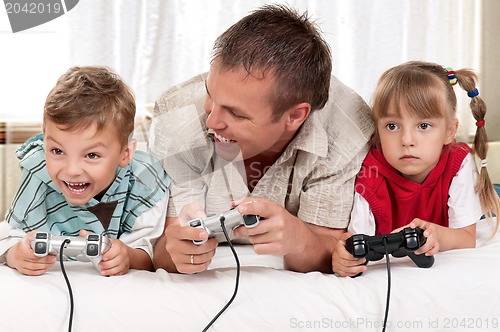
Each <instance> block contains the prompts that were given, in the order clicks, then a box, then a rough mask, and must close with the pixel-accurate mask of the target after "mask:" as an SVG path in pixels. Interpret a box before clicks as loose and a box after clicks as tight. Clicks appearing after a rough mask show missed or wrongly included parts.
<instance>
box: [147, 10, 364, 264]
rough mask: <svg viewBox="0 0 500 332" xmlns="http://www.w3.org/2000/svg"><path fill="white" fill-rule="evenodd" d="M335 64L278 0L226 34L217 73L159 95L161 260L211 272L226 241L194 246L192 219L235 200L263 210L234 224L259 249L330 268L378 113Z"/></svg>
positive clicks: (198, 235)
mask: <svg viewBox="0 0 500 332" xmlns="http://www.w3.org/2000/svg"><path fill="white" fill-rule="evenodd" d="M331 71H332V64H331V54H330V50H329V47H328V45H327V44H326V42H325V41H324V40H323V38H322V37H321V35H320V33H319V32H318V30H317V28H316V27H315V25H314V24H313V23H312V22H311V21H310V20H309V18H308V16H307V13H305V14H302V15H300V14H298V13H297V12H296V11H294V10H292V9H290V8H288V7H285V6H281V5H270V6H264V7H261V8H260V9H258V10H256V11H255V12H253V13H251V14H250V15H248V16H246V17H244V18H243V19H242V20H240V21H239V22H237V23H236V24H235V25H233V26H232V27H230V28H229V29H228V30H227V31H226V32H224V33H223V34H222V35H221V36H219V38H218V39H217V40H216V41H215V44H214V48H213V54H212V61H211V67H210V71H209V73H208V75H201V76H199V77H195V78H193V79H192V80H190V81H188V82H186V83H184V84H182V85H180V86H177V87H174V88H172V89H170V90H169V91H167V92H166V93H164V94H163V95H162V96H161V97H160V98H159V99H158V101H157V104H156V108H155V118H154V119H153V123H152V128H151V139H150V146H151V150H152V152H153V153H154V154H155V155H157V157H158V158H159V159H160V160H162V162H163V165H164V167H165V169H166V170H167V173H168V174H169V175H170V176H171V177H172V181H173V182H172V185H171V187H170V193H171V199H170V201H169V206H168V211H167V220H166V227H165V235H164V236H163V237H162V238H161V239H160V240H159V241H158V242H157V245H156V247H155V253H154V264H155V266H156V268H164V269H166V270H167V271H169V272H181V273H197V272H201V271H204V270H206V269H207V268H208V266H209V265H210V262H211V259H212V258H213V256H214V254H215V249H216V247H217V245H218V242H217V240H216V239H215V238H211V239H208V241H206V242H205V243H204V244H202V245H195V244H193V240H206V239H207V236H208V235H207V233H206V232H205V231H204V230H201V229H199V228H194V227H184V226H185V222H186V220H189V219H192V218H195V217H200V216H205V214H206V213H207V214H209V213H216V214H220V213H222V212H224V211H227V210H228V209H229V208H231V207H232V206H235V205H238V207H237V209H238V211H239V212H240V213H241V214H255V215H259V216H260V217H261V221H260V223H259V225H258V226H256V227H254V228H251V229H250V228H245V227H240V228H238V229H237V230H236V231H235V235H236V236H237V237H247V238H248V241H249V242H250V243H251V244H252V245H253V247H254V250H255V252H256V253H257V254H272V255H280V256H282V257H283V259H284V266H285V267H286V268H287V269H290V270H294V271H302V272H308V271H322V272H330V273H331V272H332V267H331V253H332V248H333V247H334V245H335V244H336V242H337V239H338V238H339V236H340V234H342V233H343V232H344V231H345V228H346V227H347V224H348V220H349V214H350V211H351V207H352V201H353V193H354V179H355V176H356V173H357V172H358V171H359V168H360V166H361V162H362V161H363V158H364V156H365V155H366V152H367V149H368V146H367V142H368V141H369V139H370V137H371V135H372V132H373V122H372V119H371V116H370V110H369V108H368V106H367V105H366V104H365V103H364V102H363V100H362V99H361V98H360V97H359V96H358V95H357V94H355V93H354V92H353V91H352V90H350V89H349V88H347V87H345V86H344V85H343V84H342V83H341V82H339V81H338V80H337V79H336V78H335V77H332V76H331ZM330 83H331V84H330ZM329 94H330V96H331V98H330V101H329V102H328V103H327V101H328V96H329ZM325 105H326V106H325ZM181 209H182V210H181Z"/></svg>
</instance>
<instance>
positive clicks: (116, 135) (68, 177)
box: [0, 67, 170, 276]
mask: <svg viewBox="0 0 500 332" xmlns="http://www.w3.org/2000/svg"><path fill="white" fill-rule="evenodd" d="M134 117H135V100H134V96H133V94H132V92H131V91H130V89H129V88H128V87H127V85H126V84H125V83H124V82H123V81H122V80H121V79H120V78H119V76H118V75H116V74H114V73H113V72H111V71H110V70H109V69H107V68H103V67H73V68H71V69H69V70H68V71H67V72H66V73H65V74H64V75H63V76H61V77H60V78H59V80H58V81H57V84H56V86H55V87H54V88H53V89H52V91H51V92H50V93H49V95H48V97H47V100H46V102H45V108H44V117H43V134H39V135H37V136H35V137H33V138H31V139H29V140H28V141H27V142H26V143H24V144H23V145H22V146H21V147H20V148H19V149H18V150H17V152H16V153H17V157H18V158H19V159H20V167H21V169H22V179H21V182H20V186H19V189H18V191H17V193H16V195H15V197H14V200H13V203H12V206H11V209H10V210H9V212H8V213H7V216H6V220H5V221H4V222H2V223H0V262H5V263H7V265H8V266H10V267H12V268H15V269H17V270H18V271H19V272H21V273H23V274H27V275H41V274H43V273H45V272H46V271H47V270H48V269H49V268H50V267H51V266H52V265H53V264H54V263H55V262H56V257H55V256H53V255H48V256H46V257H36V256H35V255H34V253H33V250H32V249H31V247H30V240H31V237H32V234H33V233H34V232H33V231H34V230H38V231H46V232H50V233H52V234H55V235H65V236H66V235H67V236H78V235H85V234H86V233H87V232H91V233H96V234H101V235H104V236H107V237H109V238H110V241H111V249H109V251H107V252H106V253H105V254H104V255H103V257H102V261H101V262H100V263H99V269H100V271H101V274H102V275H106V276H111V275H121V274H125V273H127V272H128V270H129V269H131V268H132V269H143V270H152V268H153V265H152V252H153V244H154V242H155V241H156V239H157V238H158V237H159V236H160V235H161V234H162V230H163V227H164V220H165V213H166V206H167V203H168V185H169V184H170V178H169V177H168V175H167V174H166V173H165V171H164V170H163V168H162V166H161V165H160V164H159V163H158V162H157V161H155V160H153V159H152V158H151V157H150V156H149V155H148V154H146V153H144V152H141V151H137V152H136V153H135V155H134V152H135V148H136V141H135V140H134V139H131V137H132V134H133V130H134Z"/></svg>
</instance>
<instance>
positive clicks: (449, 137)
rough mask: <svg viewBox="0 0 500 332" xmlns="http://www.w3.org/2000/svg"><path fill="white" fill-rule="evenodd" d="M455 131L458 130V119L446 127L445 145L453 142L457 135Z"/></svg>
mask: <svg viewBox="0 0 500 332" xmlns="http://www.w3.org/2000/svg"><path fill="white" fill-rule="evenodd" d="M457 130H458V119H457V118H455V119H453V120H451V121H450V124H449V126H448V129H447V131H446V139H445V143H444V144H445V145H446V144H450V143H452V142H454V141H455V136H456V135H457Z"/></svg>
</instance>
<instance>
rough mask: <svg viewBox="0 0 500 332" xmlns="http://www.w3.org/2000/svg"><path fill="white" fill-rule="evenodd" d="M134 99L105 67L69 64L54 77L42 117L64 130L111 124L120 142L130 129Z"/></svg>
mask: <svg viewBox="0 0 500 332" xmlns="http://www.w3.org/2000/svg"><path fill="white" fill-rule="evenodd" d="M135 110H136V107H135V99H134V95H133V93H132V91H131V90H130V88H129V87H128V86H127V85H126V84H125V83H124V82H123V81H122V80H121V78H120V77H119V76H118V75H117V74H115V73H114V72H113V71H112V70H111V69H109V68H107V67H96V66H86V67H72V68H70V69H69V70H68V71H67V72H66V73H65V74H63V75H62V76H61V77H60V78H59V79H58V80H57V83H56V85H55V87H54V88H53V89H52V90H51V91H50V93H49V95H48V96H47V99H46V101H45V107H44V115H43V121H44V124H45V122H46V121H52V122H54V123H55V124H56V125H58V126H60V127H62V128H63V129H64V130H71V131H78V130H84V129H87V128H89V127H90V126H92V125H95V126H96V129H97V132H98V133H99V132H101V131H102V130H104V129H105V128H106V127H108V126H109V125H110V124H114V126H115V128H116V130H117V135H118V138H119V140H120V143H121V145H122V146H125V145H126V144H127V142H128V141H129V138H130V137H131V135H132V133H133V131H134V118H135Z"/></svg>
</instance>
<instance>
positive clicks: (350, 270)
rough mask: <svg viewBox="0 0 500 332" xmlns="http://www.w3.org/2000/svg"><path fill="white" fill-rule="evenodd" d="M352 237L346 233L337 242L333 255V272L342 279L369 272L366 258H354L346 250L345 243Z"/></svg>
mask: <svg viewBox="0 0 500 332" xmlns="http://www.w3.org/2000/svg"><path fill="white" fill-rule="evenodd" d="M351 236H352V233H349V232H345V233H344V234H342V235H341V237H340V240H339V241H337V244H336V245H335V248H334V249H333V253H332V270H333V272H334V273H335V274H336V275H338V276H341V277H347V276H350V277H352V276H355V275H357V274H359V273H362V272H365V271H366V270H367V267H366V265H363V264H364V263H365V261H366V259H365V258H354V256H353V255H351V253H349V251H347V249H346V248H345V241H346V240H347V239H348V238H350V237H351Z"/></svg>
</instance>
